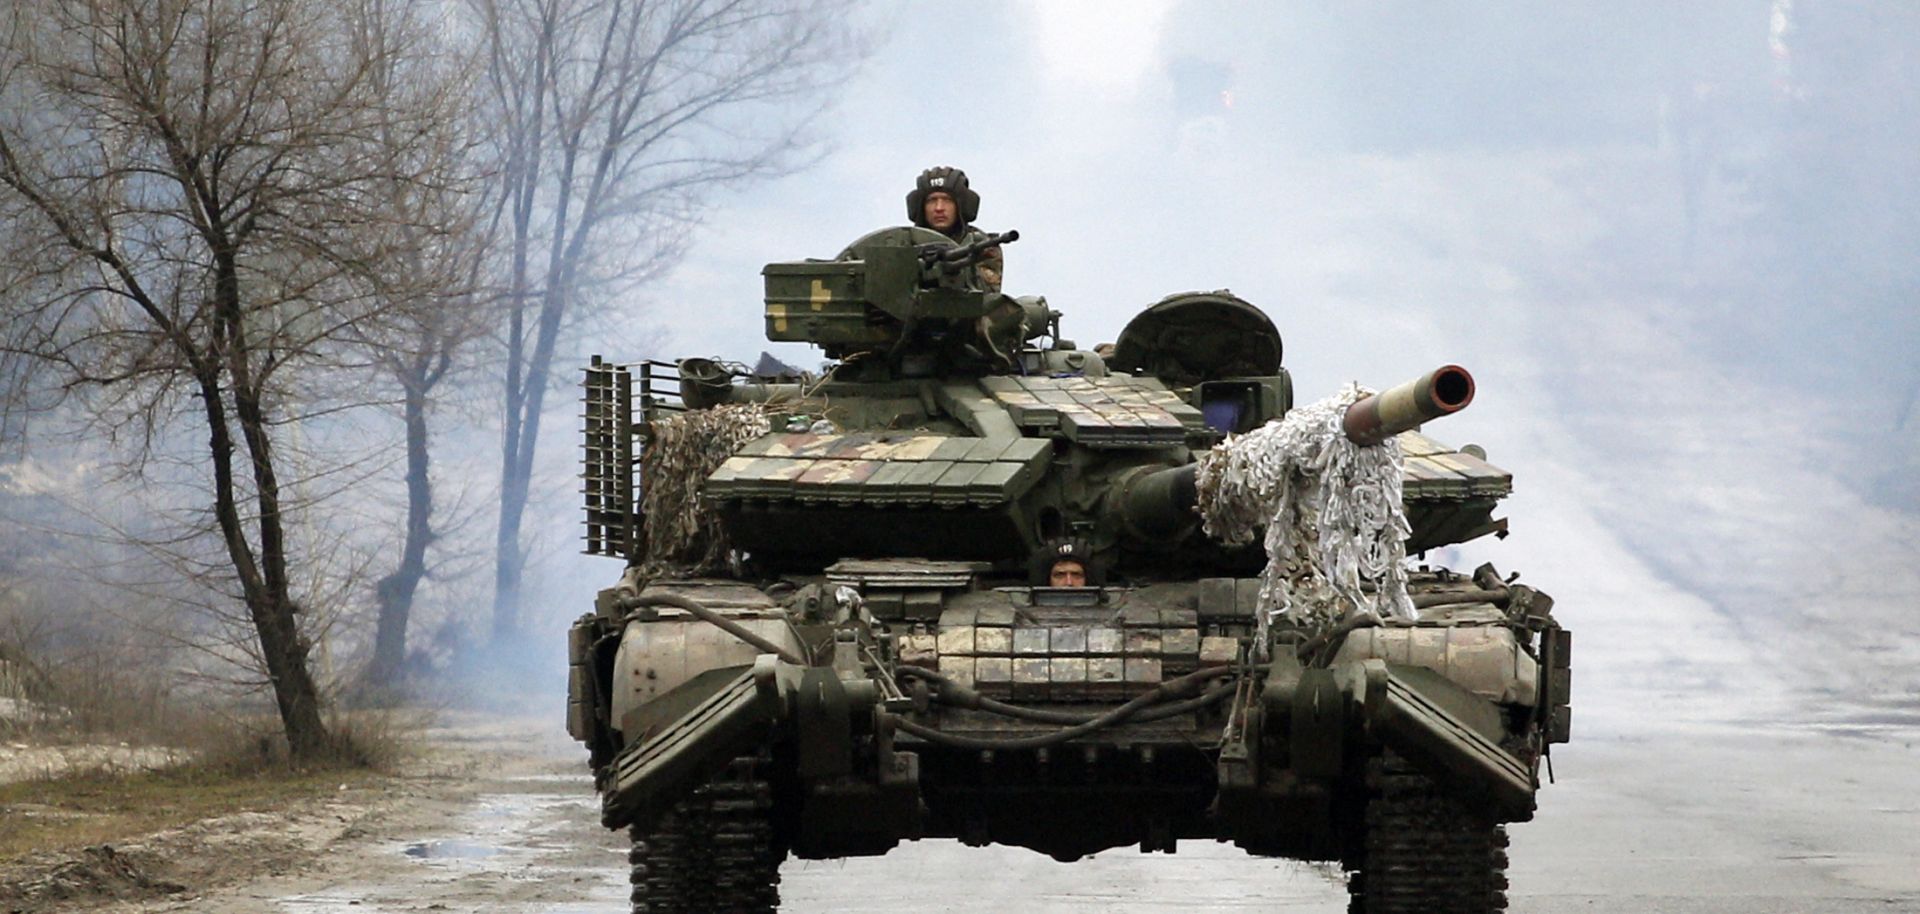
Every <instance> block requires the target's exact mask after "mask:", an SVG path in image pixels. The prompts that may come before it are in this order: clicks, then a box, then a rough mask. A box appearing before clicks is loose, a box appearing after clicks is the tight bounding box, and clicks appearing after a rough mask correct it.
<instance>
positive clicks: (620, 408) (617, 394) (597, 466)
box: [580, 355, 686, 559]
mask: <svg viewBox="0 0 1920 914" xmlns="http://www.w3.org/2000/svg"><path fill="white" fill-rule="evenodd" d="M636 374H637V375H638V376H639V378H640V391H639V394H640V397H639V401H638V402H637V403H636V402H635V400H634V389H633V386H634V385H633V379H634V376H635V375H636ZM580 387H581V397H580V402H581V416H580V420H581V443H580V444H581V446H580V458H581V459H580V480H581V487H580V494H581V496H582V498H583V500H584V502H585V504H586V510H587V516H586V524H587V535H586V537H585V539H586V541H587V546H586V548H585V549H584V550H582V551H583V552H585V553H586V554H588V555H605V556H610V557H613V558H622V559H624V558H632V557H633V556H636V555H639V554H640V551H641V550H642V548H643V547H644V546H645V543H644V542H643V541H642V537H643V536H644V535H645V533H644V531H645V525H644V523H643V521H644V520H645V519H644V518H643V517H641V516H640V507H639V505H640V499H639V493H640V486H639V482H640V475H639V474H640V461H639V452H640V449H641V448H643V447H644V446H645V445H646V440H647V437H648V428H649V427H650V424H651V422H652V420H653V419H655V418H656V417H658V416H659V415H660V414H661V413H663V412H664V413H669V414H671V413H677V412H681V411H682V410H684V409H686V406H685V405H684V404H683V403H682V402H681V399H680V372H679V365H677V364H676V363H673V362H659V361H653V360H648V361H644V362H637V363H634V364H631V365H620V364H615V363H613V362H608V361H605V360H604V359H602V358H601V357H600V356H597V355H596V356H594V357H593V359H592V360H591V362H590V363H589V364H588V365H587V369H586V376H585V377H584V378H583V379H582V380H581V384H580ZM636 406H638V407H639V409H638V410H637V411H636V410H635V407H636Z"/></svg>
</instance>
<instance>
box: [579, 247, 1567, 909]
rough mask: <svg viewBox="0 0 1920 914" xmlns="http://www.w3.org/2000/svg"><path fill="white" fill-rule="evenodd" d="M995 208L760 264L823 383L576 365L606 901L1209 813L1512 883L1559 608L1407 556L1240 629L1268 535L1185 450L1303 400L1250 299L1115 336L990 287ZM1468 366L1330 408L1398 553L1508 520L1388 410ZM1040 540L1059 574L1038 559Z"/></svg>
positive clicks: (1360, 883)
mask: <svg viewBox="0 0 1920 914" xmlns="http://www.w3.org/2000/svg"><path fill="white" fill-rule="evenodd" d="M1015 237H1017V235H1014V234H1012V233H1009V234H1008V235H1007V236H1005V237H1000V236H995V237H993V238H990V239H987V240H986V241H983V242H980V243H978V244H976V245H974V246H971V247H965V248H962V247H956V246H954V244H953V242H951V241H950V240H948V239H946V238H945V237H944V236H942V235H939V234H937V233H933V232H929V231H925V230H921V229H916V228H889V229H883V230H880V231H877V232H874V233H871V234H869V235H866V236H865V237H862V238H860V239H858V240H857V241H855V242H854V243H853V244H852V245H850V246H849V247H848V248H847V249H846V250H845V251H844V252H843V253H842V254H841V255H840V256H839V257H837V258H835V259H833V260H827V261H811V260H809V261H800V262H790V263H774V264H769V265H768V266H767V267H766V268H765V270H764V271H763V272H764V275H765V281H766V327H767V336H768V338H769V339H773V340H784V341H795V340H797V341H806V342H811V343H813V344H815V345H817V346H819V347H820V348H821V349H823V350H824V351H825V353H826V355H827V356H828V357H829V358H830V359H832V360H833V362H832V365H831V368H830V370H828V371H826V372H825V374H824V375H823V376H821V377H817V378H815V377H804V378H801V379H799V380H794V379H792V378H791V377H790V376H787V377H782V378H764V377H756V376H753V375H751V373H750V372H748V370H747V369H745V368H744V367H740V366H732V367H730V366H727V365H723V364H720V363H716V362H714V361H712V360H709V359H685V360H681V361H679V362H674V363H668V362H641V363H635V364H632V365H620V364H612V363H606V362H602V361H600V360H598V359H595V362H594V364H593V365H592V366H591V367H590V368H588V369H587V380H586V451H585V457H586V461H585V466H586V472H585V482H586V493H587V549H588V551H589V552H592V553H595V554H601V555H606V556H610V557H614V558H620V559H624V560H626V561H627V562H628V568H627V571H626V573H625V574H624V575H623V576H622V578H621V580H620V582H619V583H618V584H617V585H616V586H614V587H611V588H608V589H607V590H604V591H602V592H601V593H600V595H599V598H598V601H597V604H596V606H595V608H594V611H593V612H591V613H588V614H587V615H585V616H583V617H581V618H580V620H579V621H578V622H576V623H575V624H574V626H573V628H572V630H571V633H570V648H571V658H572V663H573V667H572V679H571V700H570V704H569V709H568V727H569V730H570V732H571V733H572V734H573V735H574V736H575V737H576V738H577V739H580V740H581V741H583V742H585V743H586V745H587V746H588V748H589V750H590V752H591V761H592V766H593V769H594V772H595V775H596V779H597V783H598V786H599V789H600V792H601V795H602V798H603V804H604V805H603V814H604V822H605V824H606V825H607V826H608V827H612V828H630V829H631V831H632V835H633V852H632V856H631V862H632V868H633V869H632V882H633V910H634V911H635V912H660V911H672V912H689V911H714V912H739V911H774V910H777V909H778V906H779V895H778V890H777V882H778V879H779V869H778V868H779V865H780V862H781V861H782V860H783V859H785V858H786V857H787V856H788V855H794V856H798V857H802V858H808V859H819V858H831V857H846V856H856V855H877V854H884V853H886V852H887V851H888V850H889V849H891V848H893V847H894V846H896V845H897V844H898V843H899V842H900V841H902V840H915V839H920V838H958V839H960V840H961V841H964V842H966V843H968V844H971V845H984V844H988V843H999V844H1011V845H1018V846H1021V847H1027V848H1032V849H1034V850H1036V851H1040V852H1042V853H1045V854H1049V855H1051V856H1053V857H1055V858H1057V859H1060V860H1064V861H1070V860H1074V859H1077V858H1080V857H1083V856H1086V855H1088V854H1093V853H1096V852H1099V851H1102V850H1107V849H1110V848H1116V847H1122V846H1127V845H1138V846H1139V847H1140V848H1141V850H1143V851H1163V852H1169V853H1171V852H1173V851H1174V850H1175V848H1176V846H1177V845H1178V843H1179V842H1180V841H1181V840H1182V839H1212V840H1219V841H1231V842H1233V843H1234V844H1236V845H1238V846H1240V847H1242V848H1245V849H1246V850H1247V851H1248V852H1249V853H1251V854H1255V855H1260V856H1277V857H1290V858H1295V859H1301V860H1323V861H1337V862H1339V863H1340V864H1341V865H1342V866H1344V867H1345V869H1346V870H1347V871H1348V872H1349V874H1350V878H1349V883H1350V887H1351V893H1352V897H1353V910H1355V911H1360V912H1413V911H1419V912H1430V911H1493V910H1499V909H1503V908H1504V907H1505V894H1504V891H1505V888H1506V880H1505V876H1504V870H1505V866H1506V853H1505V846H1506V836H1505V831H1504V824H1505V823H1509V822H1518V821H1525V820H1527V819H1529V818H1530V817H1531V816H1532V813H1533V809H1534V794H1535V791H1536V789H1537V788H1538V786H1539V779H1538V772H1539V769H1540V767H1541V763H1542V760H1543V759H1544V758H1545V756H1546V754H1547V751H1548V748H1549V746H1550V745H1551V744H1553V743H1556V742H1564V741H1565V740H1566V739H1567V735H1568V720H1569V717H1568V703H1569V699H1568V694H1569V693H1568V683H1569V673H1568V667H1569V665H1568V661H1569V646H1570V640H1569V635H1568V632H1567V631H1566V630H1565V629H1562V628H1561V627H1560V626H1559V625H1558V624H1557V623H1556V622H1555V621H1554V619H1553V616H1552V614H1551V606H1552V600H1551V599H1550V598H1548V597H1547V596H1546V595H1545V594H1542V593H1540V592H1538V591H1535V590H1533V589H1531V588H1529V587H1526V586H1522V585H1519V584H1515V583H1513V580H1512V579H1511V578H1502V577H1501V576H1500V575H1499V574H1497V573H1496V572H1495V571H1494V570H1493V569H1492V568H1491V567H1483V568H1481V569H1479V570H1477V571H1475V572H1473V573H1470V574H1460V573H1455V572H1452V571H1448V570H1445V569H1440V568H1432V567H1428V566H1424V565H1422V566H1419V567H1418V568H1417V569H1413V570H1412V571H1411V573H1410V578H1411V585H1410V587H1409V592H1410V595H1411V597H1412V601H1413V603H1414V605H1416V606H1418V607H1420V614H1419V618H1418V621H1403V620H1386V621H1379V622H1377V624H1375V622H1374V620H1372V619H1371V618H1370V617H1369V618H1368V619H1366V620H1362V621H1361V622H1350V623H1348V624H1342V625H1339V626H1336V627H1333V628H1330V629H1329V628H1325V627H1322V628H1320V629H1308V628H1305V627H1303V626H1300V625H1296V624H1293V623H1291V622H1289V621H1288V620H1287V618H1286V617H1284V616H1282V617H1281V618H1280V619H1279V620H1278V621H1276V622H1274V623H1272V624H1271V625H1269V626H1264V627H1263V626H1261V625H1259V624H1258V623H1257V616H1256V605H1255V603H1256V599H1257V594H1258V589H1259V582H1258V580H1257V579H1256V578H1255V575H1257V574H1258V573H1259V572H1260V569H1261V568H1262V566H1263V565H1264V563H1265V559H1266V556H1265V554H1264V552H1263V551H1262V550H1261V549H1260V548H1259V546H1258V545H1257V544H1255V545H1253V546H1226V545H1222V544H1220V543H1217V542H1214V541H1212V540H1210V539H1209V538H1207V537H1206V536H1205V535H1203V534H1202V533H1201V532H1199V518H1198V516H1197V515H1196V514H1195V512H1194V504H1195V497H1196V496H1195V460H1196V458H1197V455H1200V454H1202V453H1204V452H1206V451H1207V449H1209V448H1212V447H1214V446H1215V445H1216V444H1218V443H1220V442H1221V441H1222V440H1223V439H1224V438H1225V437H1226V436H1228V435H1230V434H1234V433H1240V432H1246V431H1249V430H1251V429H1255V428H1258V427H1260V426H1261V425H1262V424H1263V423H1266V422H1268V421H1269V420H1272V419H1276V418H1278V417H1281V416H1282V415H1284V414H1285V413H1286V412H1287V411H1288V410H1289V409H1291V408H1292V406H1293V386H1292V380H1291V378H1290V376H1289V375H1288V372H1287V370H1286V369H1285V368H1283V367H1282V365H1281V354H1282V353H1281V338H1280V335H1279V333H1278V332H1277V331H1276V330H1275V328H1274V325H1273V323H1272V321H1271V320H1269V319H1268V317H1267V316H1266V315H1265V314H1264V313H1262V312H1261V311H1260V310H1259V309H1257V308H1255V307H1254V306H1252V305H1251V304H1249V303H1247V302H1246V301H1244V300H1242V299H1240V298H1238V297H1236V296H1234V295H1232V294H1231V293H1228V292H1224V291H1221V292H1205V293H1187V294H1181V295H1174V296H1171V297H1168V298H1166V299H1164V300H1162V301H1160V302H1159V303H1157V304H1155V305H1153V306H1152V307H1149V308H1147V309H1146V310H1144V311H1142V312H1141V313H1140V314H1139V315H1138V316H1137V317H1135V318H1134V319H1133V320H1132V321H1131V322H1130V323H1129V324H1128V326H1127V327H1126V329H1125V331H1124V332H1123V333H1122V334H1121V336H1120V337H1119V339H1118V341H1117V343H1116V345H1115V346H1114V347H1113V348H1112V349H1111V350H1110V351H1108V355H1107V356H1106V357H1103V356H1102V355H1101V354H1099V353H1096V352H1093V351H1088V350H1082V349H1079V348H1076V347H1075V346H1074V344H1072V343H1070V342H1067V341H1065V340H1063V339H1061V338H1060V335H1059V320H1060V314H1059V313H1058V312H1055V311H1053V310H1050V309H1049V308H1048V307H1047V304H1046V302H1045V300H1044V299H1041V298H1037V297H1020V298H1015V297H1009V296H1006V295H1002V294H999V293H990V292H986V291H984V290H983V289H982V288H981V287H980V285H979V284H978V282H977V281H976V278H975V277H974V275H973V272H972V266H971V265H972V263H973V261H974V259H975V258H977V257H979V256H980V254H981V253H982V251H983V250H984V249H985V247H987V246H989V245H992V244H1002V243H1006V242H1008V241H1011V240H1013V239H1014V238H1015ZM1041 340H1046V341H1049V342H1048V344H1047V345H1039V344H1038V342H1037V341H1041ZM1103 348H1104V347H1103ZM1472 383H1473V382H1472V379H1471V377H1470V376H1468V375H1467V374H1466V372H1465V371H1463V370H1461V369H1458V368H1456V367H1453V366H1448V367H1447V368H1443V369H1440V370H1438V371H1435V372H1429V373H1428V374H1427V375H1425V376H1423V377H1422V378H1420V379H1418V380H1417V381H1414V382H1409V383H1408V384H1405V385H1401V386H1400V387H1397V388H1394V389H1392V390H1389V391H1386V392H1384V393H1382V394H1379V395H1377V396H1375V397H1373V398H1370V399H1367V400H1363V401H1361V402H1360V403H1357V404H1355V405H1354V407H1353V408H1352V409H1351V410H1349V412H1348V413H1347V418H1348V420H1349V421H1348V426H1347V429H1348V435H1349V437H1350V438H1352V439H1353V440H1355V441H1356V442H1358V443H1363V444H1365V443H1374V442H1378V441H1381V440H1383V439H1385V438H1388V437H1392V436H1396V435H1397V436H1399V437H1398V440H1399V441H1400V443H1401V446H1402V448H1403V450H1404V453H1405V455H1406V457H1405V463H1404V468H1405V469H1404V496H1405V507H1406V510H1407V513H1408V517H1409V520H1410V522H1411V527H1412V536H1411V538H1410V540H1409V541H1408V549H1409V551H1410V552H1414V553H1418V552H1424V551H1426V550H1429V549H1434V548H1437V547H1441V546H1445V545H1448V544H1453V543H1459V542H1464V541H1466V540H1470V539H1473V538H1476V537H1480V536H1484V535H1486V534H1489V533H1498V534H1502V535H1504V534H1505V532H1506V522H1505V521H1504V520H1501V519H1496V518H1494V517H1493V511H1494V509H1495V507H1496V504H1497V502H1498V501H1499V500H1500V499H1501V498H1502V497H1503V496H1505V495H1507V494H1508V492H1509V491H1510V489H1511V477H1510V476H1509V475H1508V474H1507V473H1506V472H1505V471H1502V470H1500V469H1498V468H1496V467H1494V466H1492V465H1490V464H1488V463H1486V462H1485V461H1484V460H1483V459H1481V458H1482V457H1483V456H1484V454H1481V453H1480V452H1478V451H1477V450H1474V449H1470V450H1469V451H1467V452H1462V451H1456V450H1454V449H1452V448H1448V447H1445V446H1442V445H1440V444H1438V443H1436V442H1434V441H1432V440H1431V439H1428V438H1426V437H1424V436H1422V435H1420V434H1419V433H1418V432H1417V431H1414V427H1415V426H1416V425H1417V424H1418V423H1419V422H1422V421H1425V420H1427V419H1431V418H1435V417H1437V416H1440V415H1444V414H1446V413H1447V412H1450V411H1452V410H1456V409H1459V408H1460V407H1463V406H1465V405H1466V403H1467V402H1468V401H1469V400H1470V399H1471V397H1472ZM702 422H705V423H707V424H706V425H700V424H699V423H702ZM689 428H700V429H706V430H707V431H706V432H703V433H701V434H705V435H707V437H695V438H692V439H689V438H687V437H686V435H685V431H686V430H687V429H689ZM676 435H678V436H679V437H675V436H676ZM728 435H731V436H732V438H727V437H726V436H728ZM724 441H734V442H736V443H737V444H738V446H737V447H732V446H730V445H729V446H727V447H719V446H718V444H717V443H722V442H724ZM703 449H704V451H703ZM650 452H651V454H652V459H651V460H649V454H650ZM702 454H704V456H702ZM674 461H679V463H677V464H675V463H674ZM703 461H704V462H703ZM675 474H678V475H677V476H676V475H675ZM636 480H638V481H637V482H636ZM677 491H678V492H682V493H683V494H686V493H691V494H686V497H683V498H680V499H679V500H678V501H671V499H669V496H670V495H672V494H673V493H674V492H677ZM650 501H651V503H654V504H655V505H656V514H661V515H664V514H671V515H672V516H656V515H650V514H649V513H648V512H647V511H645V510H643V506H644V505H645V504H647V503H649V502H650ZM669 503H671V504H673V505H676V506H677V507H674V508H673V509H672V510H671V511H668V510H667V509H665V508H659V507H657V506H659V505H665V504H669ZM722 536H724V540H722V539H721V537H722ZM668 540H672V541H673V542H667V541H668ZM690 544H691V545H690ZM1063 549H1064V550H1065V551H1066V552H1067V553H1071V554H1072V555H1075V556H1079V557H1081V559H1082V563H1083V566H1082V571H1084V572H1085V573H1086V576H1087V577H1088V578H1089V579H1090V580H1088V581H1087V585H1086V586H1066V587H1055V586H1051V585H1050V583H1049V578H1048V577H1047V576H1046V573H1047V570H1048V569H1047V564H1046V563H1047V562H1048V560H1049V559H1050V558H1052V557H1053V556H1055V555H1056V554H1058V553H1059V552H1060V551H1061V550H1063Z"/></svg>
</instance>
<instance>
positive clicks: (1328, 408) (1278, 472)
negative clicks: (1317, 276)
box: [1198, 384, 1415, 631]
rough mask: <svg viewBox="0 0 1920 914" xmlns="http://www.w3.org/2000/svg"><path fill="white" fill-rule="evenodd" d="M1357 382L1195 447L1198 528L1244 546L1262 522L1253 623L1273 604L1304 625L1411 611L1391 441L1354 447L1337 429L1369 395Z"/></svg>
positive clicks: (1405, 530)
mask: <svg viewBox="0 0 1920 914" xmlns="http://www.w3.org/2000/svg"><path fill="white" fill-rule="evenodd" d="M1371 393H1372V391H1370V390H1367V389H1366V388H1363V387H1361V386H1359V385H1357V384H1349V385H1347V387H1346V389H1344V390H1342V391H1340V392H1339V393H1337V394H1334V395H1333V396H1331V397H1328V398H1327V399H1324V400H1321V401H1319V402H1318V403H1314V404H1312V405H1309V406H1303V407H1297V408H1295V409H1292V410H1290V411H1288V412H1287V415H1286V417H1285V418H1283V419H1281V420H1280V421H1277V422H1269V423H1267V424H1266V425H1265V426H1262V427H1261V428H1258V429H1255V430H1253V431H1251V432H1248V433H1246V434H1244V435H1235V436H1232V437H1229V438H1228V439H1227V440H1226V441H1223V442H1221V443H1220V444H1219V445H1217V446H1215V447H1214V448H1213V449H1212V450H1210V451H1208V452H1207V453H1206V454H1204V455H1202V456H1201V458H1200V468H1199V478H1198V485H1199V498H1200V515H1201V517H1202V520H1203V527H1204V529H1205V530H1206V532H1207V533H1208V534H1209V535H1211V536H1213V537H1215V538H1216V539H1219V540H1222V541H1224V542H1228V543H1245V542H1248V541H1250V540H1252V539H1253V534H1254V531H1255V530H1257V529H1259V528H1260V527H1261V526H1263V525H1264V526H1265V527H1266V531H1267V535H1266V541H1265V545H1266V550H1267V567H1266V569H1265V570H1264V571H1262V572H1261V584H1260V626H1261V629H1262V630H1263V631H1264V630H1265V628H1266V625H1267V623H1268V622H1270V621H1271V620H1272V619H1274V618H1275V617H1277V616H1278V615H1280V614H1282V613H1286V614H1288V615H1289V616H1290V617H1291V618H1293V619H1295V620H1296V621H1299V622H1302V623H1305V624H1307V625H1310V626H1320V625H1331V624H1333V623H1336V622H1339V621H1340V620H1342V619H1345V618H1347V617H1348V616H1349V615H1350V614H1353V613H1360V612H1373V613H1375V614H1377V615H1379V616H1380V617H1382V618H1390V617H1398V618H1408V619H1410V618H1413V617H1414V616H1415V612H1414V608H1413V601H1412V600H1410V599H1409V598H1408V597H1407V570H1406V561H1405V560H1406V545H1407V537H1408V536H1409V535H1410V534H1411V533H1412V528H1411V527H1410V526H1408V524H1407V515H1406V508H1405V505H1404V504H1402V502H1401V491H1400V489H1401V477H1400V472H1401V471H1400V463H1401V454H1400V443H1399V442H1398V441H1396V440H1394V439H1391V438H1389V439H1388V440H1387V441H1386V442H1385V443H1384V444H1380V445H1377V446H1373V447H1361V446H1359V445H1356V444H1354V443H1353V442H1351V441H1348V440H1347V437H1346V435H1345V434H1343V433H1342V432H1341V429H1340V423H1341V419H1342V418H1343V417H1344V416H1345V415H1346V412H1347V407H1349V406H1351V405H1353V404H1354V403H1355V402H1356V401H1358V400H1360V399H1361V398H1362V397H1365V396H1367V395H1368V394H1371Z"/></svg>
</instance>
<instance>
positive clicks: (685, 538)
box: [640, 403, 771, 577]
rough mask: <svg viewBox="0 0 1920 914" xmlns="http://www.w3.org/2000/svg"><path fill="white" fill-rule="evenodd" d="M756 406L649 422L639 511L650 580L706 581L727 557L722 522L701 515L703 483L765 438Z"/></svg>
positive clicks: (644, 568) (763, 418)
mask: <svg viewBox="0 0 1920 914" xmlns="http://www.w3.org/2000/svg"><path fill="white" fill-rule="evenodd" d="M770 427H771V424H770V423H769V421H768V419H767V411H766V409H765V408H763V407H762V406H761V405H760V404H758V403H741V404H733V405H728V406H716V407H714V408H712V409H696V410H689V411H687V412H684V413H681V414H680V415H678V416H674V417H673V418H671V419H662V420H660V421H657V422H654V423H652V430H651V435H650V437H649V438H648V440H647V443H646V446H645V448H644V449H643V450H642V451H641V452H640V486H641V493H640V508H641V511H642V512H644V513H643V516H644V517H645V518H646V523H647V552H646V555H645V556H644V557H643V558H642V560H641V562H640V567H641V571H642V573H643V574H644V575H646V576H647V577H657V576H660V575H666V574H674V575H694V574H703V573H706V572H710V571H713V570H714V569H716V568H718V567H719V565H720V562H721V561H722V560H723V559H725V558H726V554H727V535H726V531H725V530H724V529H723V528H722V526H721V524H720V520H719V518H717V517H714V516H712V515H711V514H710V513H709V512H707V511H705V510H703V509H702V507H701V504H700V484H701V483H702V482H705V481H706V478H707V476H708V475H709V474H711V473H712V472H713V471H714V470H716V469H719V467H720V464H722V463H725V462H726V461H727V458H728V457H731V456H733V452H734V451H737V450H739V449H740V448H741V446H742V445H745V444H746V443H747V442H749V441H752V440H753V439H755V438H758V437H760V436H761V435H764V434H766V433H767V431H768V430H769V428H770Z"/></svg>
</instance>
